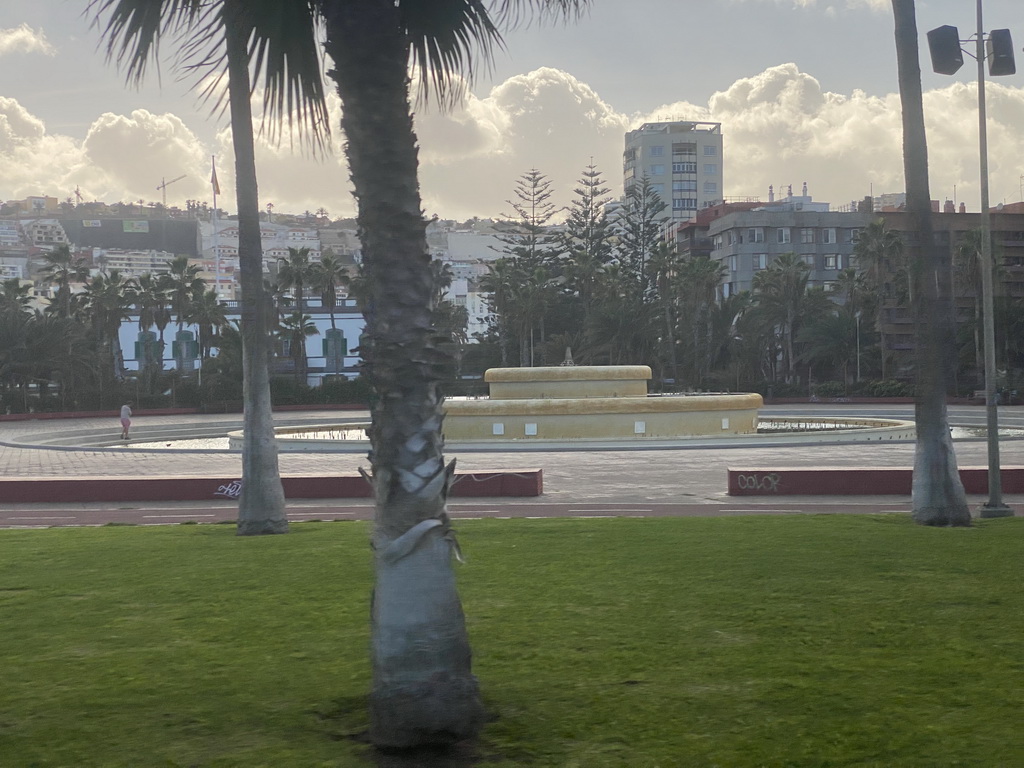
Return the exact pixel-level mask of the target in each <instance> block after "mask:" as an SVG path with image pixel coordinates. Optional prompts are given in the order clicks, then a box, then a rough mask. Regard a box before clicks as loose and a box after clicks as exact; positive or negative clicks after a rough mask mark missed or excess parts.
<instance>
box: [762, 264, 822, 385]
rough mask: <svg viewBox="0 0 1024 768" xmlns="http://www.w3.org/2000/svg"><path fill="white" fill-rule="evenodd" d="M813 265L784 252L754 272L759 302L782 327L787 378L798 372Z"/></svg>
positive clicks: (781, 334)
mask: <svg viewBox="0 0 1024 768" xmlns="http://www.w3.org/2000/svg"><path fill="white" fill-rule="evenodd" d="M809 275H810V267H808V266H807V264H805V263H804V261H803V260H802V259H801V258H800V257H799V256H797V255H796V254H795V253H784V254H781V255H780V256H779V257H778V258H776V259H775V261H774V262H772V264H771V266H769V267H768V268H767V269H762V270H761V271H760V272H758V273H757V274H755V275H754V279H753V282H752V287H753V289H754V294H755V296H757V297H758V300H759V303H760V304H761V306H763V307H764V309H765V310H766V311H767V312H768V316H769V317H771V318H772V319H773V320H774V322H775V323H777V325H778V327H779V333H780V337H781V339H782V344H783V352H784V358H785V360H784V362H785V368H786V379H787V381H791V380H792V378H793V375H794V372H795V366H796V354H795V352H794V341H795V340H796V335H797V334H798V333H799V330H800V329H799V321H800V316H801V310H802V305H803V301H804V296H805V295H806V293H807V279H808V277H809Z"/></svg>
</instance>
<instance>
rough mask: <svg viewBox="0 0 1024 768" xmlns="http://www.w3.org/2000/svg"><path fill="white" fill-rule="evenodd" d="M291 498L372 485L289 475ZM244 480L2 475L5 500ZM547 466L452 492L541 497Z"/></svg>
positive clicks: (178, 494)
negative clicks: (544, 469)
mask: <svg viewBox="0 0 1024 768" xmlns="http://www.w3.org/2000/svg"><path fill="white" fill-rule="evenodd" d="M281 484H282V485H283V486H284V495H285V497H286V498H289V499H365V498H369V497H370V496H371V492H370V486H369V485H367V483H366V481H365V480H364V479H363V478H362V477H360V476H358V475H334V476H326V477H318V476H296V475H285V476H283V477H282V478H281ZM240 491H241V481H240V480H239V479H238V478H232V477H195V476H174V477H23V478H2V479H0V502H2V503H4V504H19V503H37V502H47V503H51V504H69V503H77V502H95V501H210V500H213V499H236V498H238V494H239V492H240ZM543 492H544V478H543V470H540V469H517V470H496V471H489V472H456V473H455V483H454V484H453V485H452V490H451V495H452V496H459V497H470V498H471V497H485V496H540V495H541V494H542V493H543Z"/></svg>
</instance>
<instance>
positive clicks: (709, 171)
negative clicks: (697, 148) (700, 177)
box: [704, 163, 718, 176]
mask: <svg viewBox="0 0 1024 768" xmlns="http://www.w3.org/2000/svg"><path fill="white" fill-rule="evenodd" d="M716 173H718V165H717V164H716V163H704V174H705V175H707V176H714V175H715V174H716Z"/></svg>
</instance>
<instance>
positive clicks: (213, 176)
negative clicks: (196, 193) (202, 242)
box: [210, 155, 220, 299]
mask: <svg viewBox="0 0 1024 768" xmlns="http://www.w3.org/2000/svg"><path fill="white" fill-rule="evenodd" d="M210 166H211V168H212V169H213V173H212V174H211V175H210V184H211V185H212V186H213V216H212V217H211V221H212V222H213V259H214V283H213V284H214V286H215V287H216V294H217V298H218V299H219V298H220V248H219V247H218V246H219V237H218V233H217V193H218V192H220V184H218V183H217V156H216V155H210Z"/></svg>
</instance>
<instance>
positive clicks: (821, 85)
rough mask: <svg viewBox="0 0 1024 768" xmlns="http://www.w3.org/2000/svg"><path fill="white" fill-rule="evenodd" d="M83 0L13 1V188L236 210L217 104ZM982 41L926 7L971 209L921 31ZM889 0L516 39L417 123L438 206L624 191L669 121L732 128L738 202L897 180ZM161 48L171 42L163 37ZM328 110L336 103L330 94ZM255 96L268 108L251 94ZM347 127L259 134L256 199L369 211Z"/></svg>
mask: <svg viewBox="0 0 1024 768" xmlns="http://www.w3.org/2000/svg"><path fill="white" fill-rule="evenodd" d="M86 6H87V3H86V2H85V0H75V1H74V2H71V0H4V9H5V11H7V13H5V14H4V15H3V17H2V19H0V167H2V168H3V172H2V173H0V199H16V198H22V197H25V196H27V195H50V196H55V197H58V198H60V199H62V200H63V199H65V198H67V197H70V196H72V195H73V191H74V190H75V188H76V187H77V188H79V189H81V191H82V193H83V195H84V197H85V199H86V200H92V199H98V200H102V201H104V202H108V203H112V202H115V201H117V200H124V201H135V200H138V199H140V198H141V199H143V200H146V201H147V202H148V201H159V200H161V192H160V191H159V190H158V189H157V187H158V185H160V184H161V181H162V180H167V181H170V180H171V179H175V178H177V177H179V176H184V178H183V179H180V180H178V181H175V182H174V183H173V184H170V185H168V187H167V189H166V192H167V202H168V204H169V205H178V206H183V205H184V201H185V199H187V198H190V199H198V200H205V201H207V202H212V193H211V189H210V183H209V179H210V157H211V155H216V156H217V172H218V178H219V181H220V186H221V195H220V196H219V198H218V203H219V204H220V206H221V207H222V208H225V209H227V210H229V211H233V210H234V207H235V206H234V169H233V158H232V155H231V151H230V130H229V127H228V124H227V120H226V117H224V116H216V117H213V116H211V115H210V110H209V105H204V104H202V103H200V102H199V101H198V99H197V98H196V96H195V95H194V94H193V93H192V92H191V91H190V86H191V85H192V84H191V83H190V81H188V80H184V81H182V80H180V79H179V77H178V75H177V73H176V72H175V71H174V70H173V68H172V67H170V66H168V65H167V64H164V65H163V66H162V67H161V72H160V75H161V76H160V77H159V78H158V77H157V72H156V71H155V70H153V71H150V72H149V76H148V78H147V81H146V84H145V85H144V86H143V88H142V89H140V90H135V89H132V88H126V87H125V86H124V77H123V75H122V74H121V73H120V72H118V71H117V70H116V69H115V68H114V67H113V66H112V65H110V64H108V63H107V62H105V60H104V58H105V57H104V54H103V51H102V50H101V49H100V47H99V39H100V35H99V31H98V30H97V29H95V28H90V19H89V18H87V17H85V16H83V15H82V12H83V11H84V9H85V8H86ZM985 22H986V28H987V29H992V28H1003V27H1006V28H1009V29H1010V30H1011V32H1012V33H1013V34H1014V36H1015V46H1014V47H1015V49H1016V51H1017V56H1018V57H1019V58H1018V65H1019V69H1020V70H1021V72H1022V73H1024V53H1021V50H1020V49H1021V44H1022V43H1024V4H1021V3H1020V2H1019V0H986V3H985ZM940 24H953V25H956V26H958V27H959V28H960V34H961V37H962V38H967V37H969V36H970V35H971V34H972V31H973V29H974V25H975V18H974V3H965V2H962V1H960V2H957V0H930V1H928V2H918V27H919V31H920V33H921V67H922V73H923V84H924V88H925V109H926V116H927V120H928V126H929V134H928V140H929V156H930V164H931V195H932V198H933V199H937V200H940V201H941V200H946V199H955V201H956V202H958V203H959V202H965V203H966V205H967V208H968V209H969V210H977V207H978V157H977V96H976V90H975V85H974V78H975V72H976V69H975V65H974V61H973V60H972V59H969V58H967V57H965V65H964V67H963V69H961V71H960V72H959V73H957V75H956V76H954V77H943V76H939V75H935V74H933V73H932V72H931V69H930V63H929V60H928V51H927V45H926V43H925V40H924V33H925V32H926V31H927V30H928V29H931V28H933V27H935V26H939V25H940ZM892 40H893V34H892V13H891V8H890V3H889V0H704V1H702V2H700V3H680V2H678V0H631V2H629V3H624V2H612V1H611V0H605V1H604V2H602V0H595V2H594V4H593V7H592V8H591V10H590V12H589V13H588V14H587V15H586V16H584V18H582V19H581V20H580V21H579V22H578V23H573V24H559V25H556V26H553V27H540V26H538V25H536V24H535V25H533V26H531V27H529V28H527V29H521V30H515V31H512V32H510V33H508V34H506V41H507V50H506V51H504V52H502V51H499V52H498V54H497V56H496V61H495V65H494V67H493V71H492V72H490V73H489V74H486V75H485V76H483V77H481V78H480V79H479V81H478V82H477V83H476V85H475V87H474V88H473V90H472V92H471V94H470V96H469V97H468V98H467V100H466V101H465V103H464V104H463V105H462V106H461V107H460V108H458V109H456V110H455V111H453V112H452V113H450V114H448V115H439V114H437V113H436V112H435V111H433V109H432V108H430V109H423V110H422V111H421V113H420V114H419V115H418V116H417V122H416V129H417V133H418V135H419V138H420V145H421V151H420V159H421V184H422V192H423V198H424V208H425V211H426V213H427V215H432V214H437V215H439V216H441V217H443V218H456V219H465V218H470V217H472V216H480V217H494V216H499V215H501V214H504V213H509V212H510V211H511V206H509V205H508V204H507V203H506V202H505V201H506V200H508V199H509V198H510V197H512V194H513V188H514V184H515V181H516V179H517V178H518V177H519V176H521V175H522V174H523V173H525V172H527V171H529V170H530V169H531V168H537V169H538V170H539V171H541V172H542V173H544V174H545V175H546V176H548V177H549V178H550V180H551V181H552V184H553V186H554V188H555V200H556V203H557V205H566V204H568V203H569V202H570V201H571V199H572V197H573V188H574V187H575V186H576V180H577V179H578V178H579V177H580V174H581V172H582V171H583V170H584V169H585V168H586V166H588V165H590V164H591V163H593V165H595V166H596V167H597V168H598V169H599V170H600V171H601V172H602V174H603V176H604V178H605V180H606V182H607V186H608V187H609V188H610V190H611V192H612V194H613V195H616V196H617V195H618V194H619V193H620V192H621V185H622V150H623V141H624V134H625V132H626V131H627V130H630V129H632V128H635V127H637V126H638V125H640V124H641V123H642V122H650V121H659V120H663V119H692V120H711V121H715V122H721V123H722V134H723V137H724V163H723V166H724V188H723V192H724V194H725V195H726V196H730V197H736V196H756V197H760V198H761V199H763V200H767V196H768V186H769V185H774V186H775V189H776V192H777V193H779V194H781V193H784V190H785V189H786V187H787V186H789V185H792V186H793V188H794V190H799V189H800V188H801V187H802V185H803V183H804V182H806V183H807V185H808V190H809V192H810V194H811V195H812V196H813V197H814V198H815V199H816V200H824V201H828V202H831V203H832V204H833V206H842V205H846V204H849V203H850V202H851V201H853V200H857V199H860V198H863V197H864V196H866V195H869V194H874V195H879V194H881V193H885V192H900V191H902V190H903V186H904V184H903V166H902V155H901V151H902V147H901V141H902V139H901V134H900V113H899V96H898V91H897V82H896V65H895V52H894V49H893V42H892ZM164 47H165V54H167V56H170V54H171V53H172V52H173V47H172V46H171V45H165V46H164ZM988 95H989V99H988V105H989V143H990V168H991V176H992V184H991V199H992V203H993V205H995V204H998V203H1000V202H1007V203H1010V202H1017V201H1019V200H1021V187H1022V178H1024V177H1022V174H1024V164H1022V163H1021V160H1020V158H1021V157H1024V134H1022V132H1021V131H1020V129H1019V126H1020V125H1021V123H1022V122H1024V121H1022V118H1021V115H1024V74H1017V75H1013V76H1009V77H1002V78H997V79H991V80H989V81H988ZM331 99H332V110H333V111H332V114H333V117H334V125H335V126H336V125H337V118H338V115H339V114H340V106H339V104H338V100H337V99H336V97H334V96H333V93H332V95H331ZM257 109H258V107H257ZM338 133H339V132H338V131H335V136H334V152H333V153H332V155H331V156H330V157H328V158H327V159H325V160H322V161H317V160H313V159H310V158H308V157H303V156H301V155H300V154H298V153H293V152H292V150H291V149H290V148H289V146H288V143H287V141H286V142H285V143H284V144H283V145H282V146H280V147H273V146H268V145H266V144H265V143H263V144H262V145H261V146H260V148H259V150H258V173H259V181H260V200H261V205H263V206H265V205H266V204H267V203H273V204H274V206H275V210H276V211H281V212H290V213H301V212H303V211H304V210H311V211H315V210H317V209H318V208H321V207H323V208H326V209H327V210H328V211H329V212H330V214H331V215H332V216H334V217H338V216H350V215H353V214H354V212H355V206H354V201H353V200H352V198H351V194H350V191H349V190H350V184H349V182H348V171H347V167H346V164H345V161H344V158H343V155H342V152H341V138H340V136H339V135H338Z"/></svg>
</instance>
